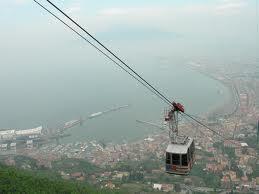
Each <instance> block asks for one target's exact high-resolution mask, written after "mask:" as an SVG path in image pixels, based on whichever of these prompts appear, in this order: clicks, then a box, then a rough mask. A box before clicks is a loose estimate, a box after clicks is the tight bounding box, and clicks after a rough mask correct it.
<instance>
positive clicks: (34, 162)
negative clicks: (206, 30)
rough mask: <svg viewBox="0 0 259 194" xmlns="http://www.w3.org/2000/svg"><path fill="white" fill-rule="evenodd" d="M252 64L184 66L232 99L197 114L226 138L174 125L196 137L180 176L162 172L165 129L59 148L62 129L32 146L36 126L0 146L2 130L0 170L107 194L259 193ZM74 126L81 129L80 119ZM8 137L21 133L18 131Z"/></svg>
mask: <svg viewBox="0 0 259 194" xmlns="http://www.w3.org/2000/svg"><path fill="white" fill-rule="evenodd" d="M256 63H258V61H249V62H246V63H245V64H244V63H243V62H242V61H241V60H240V61H235V62H233V64H227V65H224V67H223V66H222V65H213V66H207V65H205V64H206V60H204V61H202V60H201V61H199V62H190V63H189V64H188V67H189V68H192V69H193V70H195V71H199V72H200V73H201V74H204V75H205V76H209V77H211V78H212V79H216V80H218V81H219V82H221V83H222V84H224V85H225V86H226V87H227V88H228V89H229V91H230V93H231V95H232V96H231V97H230V99H229V100H228V101H227V102H225V104H224V106H221V107H215V108H214V109H212V110H210V111H209V112H208V113H206V114H204V115H201V116H199V119H200V120H202V121H203V122H204V123H207V124H208V125H209V126H210V127H211V128H213V129H215V130H216V131H217V132H218V133H220V134H221V135H223V136H224V137H225V139H223V138H222V137H220V136H217V135H215V134H213V133H212V132H211V131H210V130H207V129H205V128H204V127H202V126H200V125H198V124H196V123H193V122H187V121H185V120H184V119H183V120H182V122H181V123H180V126H179V128H181V130H180V132H184V133H185V135H188V136H191V137H194V139H195V147H196V151H195V165H194V167H193V169H192V171H191V173H190V174H189V175H187V176H180V175H171V174H167V173H165V149H166V146H167V144H168V131H167V130H157V132H155V133H153V134H150V135H147V137H146V138H145V139H140V140H138V141H135V142H130V143H123V144H115V143H106V142H102V141H98V140H92V141H85V142H74V143H66V144H64V143H60V142H59V141H58V139H59V138H60V136H62V135H65V134H64V133H63V131H62V130H59V131H58V132H59V133H58V134H59V135H58V136H54V135H53V132H51V133H52V137H53V138H52V140H51V141H50V140H49V139H50V138H49V137H50V136H48V135H46V134H44V138H47V137H48V140H49V141H48V142H45V139H44V138H43V139H44V143H43V141H36V139H37V138H39V136H40V135H41V133H43V132H42V131H43V129H42V127H39V128H36V129H32V131H34V132H35V131H36V132H37V133H39V134H38V135H35V133H33V135H30V137H26V140H25V143H23V145H20V144H21V143H20V142H19V141H20V140H19V141H18V140H17V141H10V140H9V141H4V138H5V137H4V136H6V135H7V136H8V132H7V131H6V130H5V131H0V135H1V141H2V144H1V147H0V149H1V152H0V153H1V161H2V163H3V164H4V165H8V166H15V167H17V168H20V169H24V170H29V171H38V172H41V173H42V174H44V173H45V174H46V173H47V174H52V173H53V174H55V176H58V177H61V178H62V179H64V180H69V181H73V182H74V181H76V182H79V183H80V184H81V183H83V184H89V185H92V186H94V187H96V188H98V189H101V190H102V189H103V190H106V189H108V190H111V191H114V192H118V191H121V192H123V191H127V192H130V193H164V192H167V193H179V192H181V193H230V192H233V193H234V192H235V193H256V192H259V160H258V153H259V145H258V135H259V134H258V133H259V129H258V118H259V67H258V66H256ZM218 93H219V94H220V93H222V91H221V90H218ZM92 116H96V115H92ZM74 123H76V124H80V120H77V121H74ZM70 124H73V122H72V123H70ZM67 125H68V124H67ZM67 125H66V126H67ZM71 127H72V125H71ZM146 127H149V126H148V123H147V125H146ZM150 127H154V126H150ZM64 128H66V127H64ZM64 128H63V129H64ZM67 128H69V127H67ZM161 128H162V127H161ZM71 130H72V129H71ZM27 132H28V131H27ZM9 133H12V134H16V135H17V134H18V135H19V133H20V135H21V134H22V131H12V132H10V131H9ZM24 133H26V131H24ZM44 133H46V132H44ZM49 133H50V132H49ZM9 136H10V134H9ZM56 140H57V141H56ZM50 172H51V173H50ZM49 176H51V175H49ZM53 176H54V175H53Z"/></svg>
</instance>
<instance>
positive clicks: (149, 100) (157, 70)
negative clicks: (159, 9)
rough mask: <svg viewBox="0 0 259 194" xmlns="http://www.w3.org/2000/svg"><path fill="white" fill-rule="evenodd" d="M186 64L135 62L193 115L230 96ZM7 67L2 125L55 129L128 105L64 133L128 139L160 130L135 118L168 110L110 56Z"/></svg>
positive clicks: (159, 116) (156, 119)
mask: <svg viewBox="0 0 259 194" xmlns="http://www.w3.org/2000/svg"><path fill="white" fill-rule="evenodd" d="M186 64H187V63H186ZM186 64H185V63H180V62H176V61H175V62H173V61H170V62H159V61H156V60H153V61H149V62H146V63H145V62H143V63H141V64H135V66H134V68H135V69H136V70H137V71H138V72H139V74H140V75H142V76H143V77H144V78H145V79H146V80H147V81H148V82H150V83H151V84H152V85H154V86H155V87H156V88H157V89H158V90H159V91H161V93H163V94H164V95H165V96H167V98H168V99H170V100H174V101H176V102H180V103H182V104H183V105H184V107H185V110H186V112H188V113H190V114H192V115H203V114H206V113H207V112H208V111H210V110H211V109H213V108H215V107H218V106H221V105H223V104H224V103H225V102H226V101H227V100H229V98H231V94H230V91H229V89H228V88H227V87H226V86H224V85H223V84H222V83H220V82H218V81H216V80H214V79H211V78H209V77H208V76H206V75H204V74H201V73H199V72H198V71H195V70H194V69H192V68H190V66H188V65H186ZM9 71H10V72H9V73H8V72H6V73H3V72H2V73H1V76H0V82H1V83H0V89H1V101H0V107H1V108H0V128H1V129H28V128H34V127H37V126H41V125H42V126H43V127H44V128H53V129H55V128H58V127H59V126H61V125H62V124H63V123H64V122H67V121H70V120H73V119H79V118H80V117H82V118H87V117H88V116H89V115H91V114H92V113H96V112H100V111H105V110H108V109H111V108H116V107H118V106H123V105H129V106H128V107H127V108H124V109H121V110H119V111H115V112H110V113H109V114H104V115H102V116H100V117H97V118H94V119H91V120H86V121H85V122H84V124H83V125H82V126H78V127H74V128H72V129H69V130H68V131H67V133H69V134H71V136H70V137H67V138H65V139H63V141H64V142H80V141H89V140H102V141H105V142H116V143H120V142H125V141H127V142H128V141H135V140H138V139H142V138H144V137H147V136H148V135H150V134H153V133H155V132H156V131H158V130H159V129H156V128H155V127H151V126H148V125H144V124H140V123H138V122H136V120H143V121H148V122H152V123H156V124H158V125H162V123H163V116H164V110H165V109H166V108H168V105H167V104H165V103H164V102H163V101H161V99H159V98H158V97H157V96H155V95H154V94H152V93H151V92H150V91H149V90H147V89H146V88H145V87H143V86H142V85H141V84H139V83H138V82H137V81H136V80H134V79H132V78H131V77H130V76H129V75H128V74H127V73H125V72H123V71H122V70H120V69H118V68H117V67H115V66H114V64H112V63H109V62H107V63H100V64H94V65H85V64H81V63H80V64H72V65H71V66H68V65H67V66H62V65H60V64H56V65H55V64H53V65H51V66H44V65H43V66H41V67H40V68H39V67H35V66H31V67H30V68H29V67H28V66H25V67H15V69H11V68H10V69H9ZM219 91H220V92H219Z"/></svg>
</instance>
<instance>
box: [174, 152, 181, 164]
mask: <svg viewBox="0 0 259 194" xmlns="http://www.w3.org/2000/svg"><path fill="white" fill-rule="evenodd" d="M172 163H173V164H174V165H180V154H172Z"/></svg>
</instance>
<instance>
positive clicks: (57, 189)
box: [0, 164, 121, 194]
mask: <svg viewBox="0 0 259 194" xmlns="http://www.w3.org/2000/svg"><path fill="white" fill-rule="evenodd" d="M0 185H1V187H0V193H33V194H36V193H39V194H40V193H42V194H43V193H44V194H48V193H49V194H54V193H62V194H70V193H73V194H76V193H91V194H95V193H96V194H114V193H119V192H113V191H105V190H104V191H103V190H102V191H99V190H96V189H94V188H92V187H91V186H89V185H85V184H80V183H76V182H72V181H65V180H62V179H61V178H55V179H53V178H52V179H50V178H48V177H46V176H43V175H37V174H35V173H33V172H29V171H25V170H18V169H15V168H13V167H7V166H4V165H2V164H0ZM120 193H121V192H120Z"/></svg>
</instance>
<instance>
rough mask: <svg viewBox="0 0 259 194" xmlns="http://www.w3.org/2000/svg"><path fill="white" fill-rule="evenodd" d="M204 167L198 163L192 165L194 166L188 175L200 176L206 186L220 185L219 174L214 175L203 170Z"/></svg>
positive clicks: (217, 186) (215, 186)
mask: <svg viewBox="0 0 259 194" xmlns="http://www.w3.org/2000/svg"><path fill="white" fill-rule="evenodd" d="M204 168H205V167H204V166H203V165H200V164H196V165H194V167H193V169H192V171H191V173H190V176H198V177H202V179H203V181H204V183H205V185H206V186H207V187H211V188H219V187H220V176H218V175H214V174H212V173H209V172H205V171H204V170H203V169H204Z"/></svg>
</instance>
